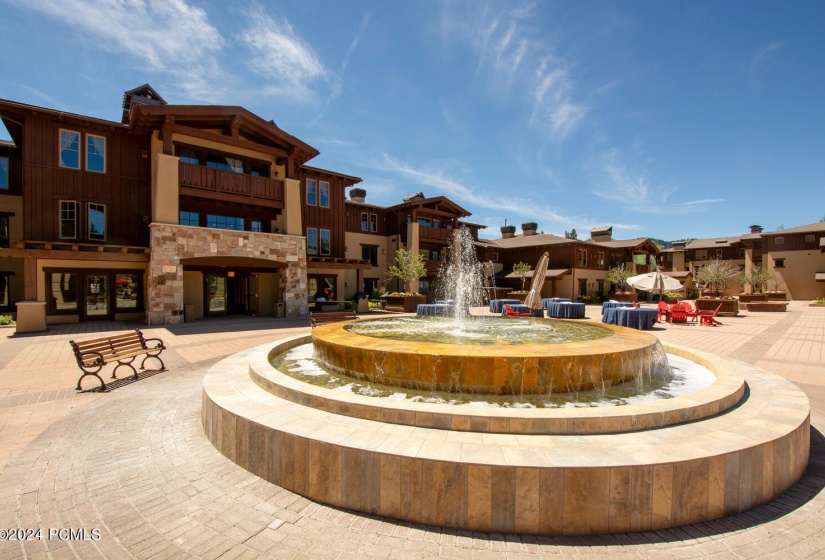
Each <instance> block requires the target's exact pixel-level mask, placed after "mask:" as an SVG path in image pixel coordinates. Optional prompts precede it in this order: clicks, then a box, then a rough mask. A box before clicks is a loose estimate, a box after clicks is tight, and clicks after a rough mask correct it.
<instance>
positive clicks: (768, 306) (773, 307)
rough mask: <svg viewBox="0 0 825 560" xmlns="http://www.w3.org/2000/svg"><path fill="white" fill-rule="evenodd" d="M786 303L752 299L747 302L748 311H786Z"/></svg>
mask: <svg viewBox="0 0 825 560" xmlns="http://www.w3.org/2000/svg"><path fill="white" fill-rule="evenodd" d="M787 310H788V303H787V302H784V301H753V302H751V303H749V304H748V311H787Z"/></svg>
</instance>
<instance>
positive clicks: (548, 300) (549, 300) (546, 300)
mask: <svg viewBox="0 0 825 560" xmlns="http://www.w3.org/2000/svg"><path fill="white" fill-rule="evenodd" d="M562 301H571V300H570V298H566V297H550V298H543V299H542V300H541V306H542V307H543V308H544V309H547V306H548V305H550V304H551V303H559V302H562Z"/></svg>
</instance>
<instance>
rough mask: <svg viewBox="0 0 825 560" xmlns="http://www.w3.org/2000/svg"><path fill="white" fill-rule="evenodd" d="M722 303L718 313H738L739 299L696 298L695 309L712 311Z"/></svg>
mask: <svg viewBox="0 0 825 560" xmlns="http://www.w3.org/2000/svg"><path fill="white" fill-rule="evenodd" d="M720 303H721V304H722V309H720V310H719V314H720V315H734V316H735V315H739V300H738V299H697V300H696V309H697V310H698V311H713V310H715V309H716V308H717V307H719V304H720Z"/></svg>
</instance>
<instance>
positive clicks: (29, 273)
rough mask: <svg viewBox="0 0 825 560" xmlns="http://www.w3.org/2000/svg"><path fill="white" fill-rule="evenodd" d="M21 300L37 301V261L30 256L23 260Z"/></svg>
mask: <svg viewBox="0 0 825 560" xmlns="http://www.w3.org/2000/svg"><path fill="white" fill-rule="evenodd" d="M15 250H17V249H15ZM49 252H51V251H49ZM23 298H24V299H25V300H26V301H37V259H36V258H35V257H31V256H26V257H24V258H23Z"/></svg>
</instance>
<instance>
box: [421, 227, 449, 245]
mask: <svg viewBox="0 0 825 560" xmlns="http://www.w3.org/2000/svg"><path fill="white" fill-rule="evenodd" d="M451 232H452V230H449V229H446V228H440V227H439V228H435V227H431V226H420V227H419V229H418V237H419V239H426V240H427V241H443V242H445V243H446V242H447V239H449V237H450V233H451Z"/></svg>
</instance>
